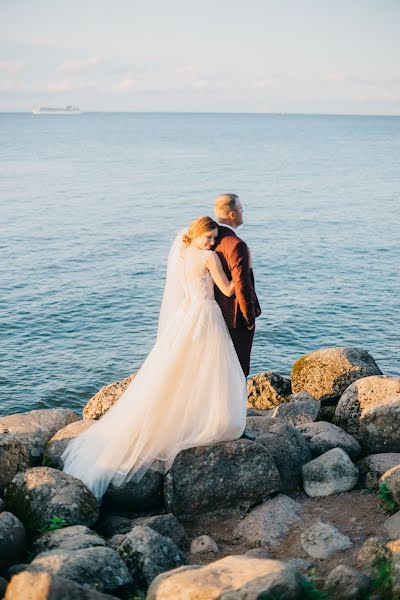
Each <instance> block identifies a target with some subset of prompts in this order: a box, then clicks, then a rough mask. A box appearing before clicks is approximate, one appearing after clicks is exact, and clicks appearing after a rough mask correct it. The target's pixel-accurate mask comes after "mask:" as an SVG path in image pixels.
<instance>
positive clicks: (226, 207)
mask: <svg viewBox="0 0 400 600" xmlns="http://www.w3.org/2000/svg"><path fill="white" fill-rule="evenodd" d="M238 200H239V196H237V195H236V194H220V195H219V196H218V198H216V199H215V203H214V210H215V214H216V216H217V218H220V219H225V218H226V217H227V216H228V215H229V213H230V212H231V211H232V210H236V205H237V201H238Z"/></svg>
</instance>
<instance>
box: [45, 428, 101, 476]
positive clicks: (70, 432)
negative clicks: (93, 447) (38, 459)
mask: <svg viewBox="0 0 400 600" xmlns="http://www.w3.org/2000/svg"><path fill="white" fill-rule="evenodd" d="M93 423H95V421H94V420H89V419H88V420H84V419H83V420H81V421H75V422H74V423H70V424H69V425H67V426H66V427H63V428H62V429H60V431H57V433H56V434H55V435H53V436H52V437H51V438H50V439H49V441H48V442H47V444H46V447H45V450H44V457H43V464H44V465H45V466H46V467H54V468H55V469H62V468H63V466H64V463H63V461H62V460H61V455H62V453H63V452H64V450H65V449H66V447H67V446H68V444H69V442H70V441H71V440H72V439H74V438H76V437H77V436H78V435H79V434H81V433H83V432H84V431H86V429H89V427H90V426H91V425H93Z"/></svg>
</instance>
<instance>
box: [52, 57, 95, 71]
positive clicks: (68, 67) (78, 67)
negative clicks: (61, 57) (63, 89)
mask: <svg viewBox="0 0 400 600" xmlns="http://www.w3.org/2000/svg"><path fill="white" fill-rule="evenodd" d="M99 63H100V59H99V58H97V57H91V58H84V59H82V60H66V61H64V62H63V63H61V64H60V65H58V67H57V71H63V72H76V71H87V70H90V69H91V68H93V67H96V66H97V65H98V64H99Z"/></svg>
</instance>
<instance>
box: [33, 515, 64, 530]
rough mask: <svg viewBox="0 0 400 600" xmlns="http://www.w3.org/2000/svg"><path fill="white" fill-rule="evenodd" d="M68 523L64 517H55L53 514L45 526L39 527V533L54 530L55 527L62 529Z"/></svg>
mask: <svg viewBox="0 0 400 600" xmlns="http://www.w3.org/2000/svg"><path fill="white" fill-rule="evenodd" d="M67 525H68V523H67V522H66V520H65V519H64V517H57V516H56V515H53V516H52V517H51V521H50V523H49V525H47V526H46V527H41V528H40V529H39V531H40V533H48V532H49V531H55V530H56V529H62V528H63V527H67Z"/></svg>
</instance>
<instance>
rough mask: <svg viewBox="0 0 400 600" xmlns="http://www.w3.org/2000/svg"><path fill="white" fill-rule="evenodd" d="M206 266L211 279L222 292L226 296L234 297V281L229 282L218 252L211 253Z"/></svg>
mask: <svg viewBox="0 0 400 600" xmlns="http://www.w3.org/2000/svg"><path fill="white" fill-rule="evenodd" d="M206 265H207V267H208V270H209V271H210V273H211V277H212V278H213V280H214V283H215V285H216V286H217V287H218V288H219V289H220V290H221V292H222V293H223V294H225V296H233V294H234V293H235V288H234V285H233V281H229V280H228V278H227V276H226V274H225V271H224V269H223V268H222V264H221V261H220V258H219V256H218V254H217V253H216V252H210V253H209V255H208V257H207V260H206Z"/></svg>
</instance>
